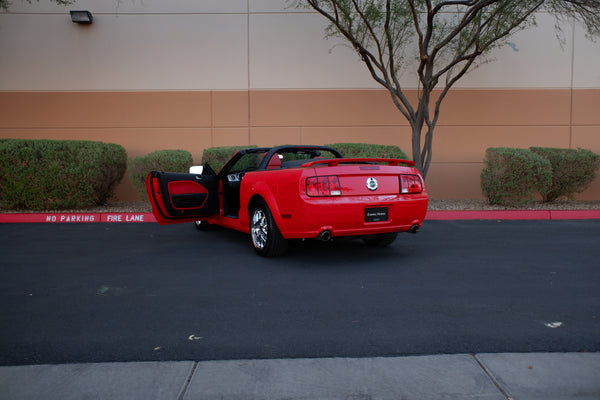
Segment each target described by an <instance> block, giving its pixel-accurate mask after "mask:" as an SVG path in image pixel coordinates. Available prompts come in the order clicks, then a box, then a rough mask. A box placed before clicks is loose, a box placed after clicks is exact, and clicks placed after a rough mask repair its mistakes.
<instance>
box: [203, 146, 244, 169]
mask: <svg viewBox="0 0 600 400" xmlns="http://www.w3.org/2000/svg"><path fill="white" fill-rule="evenodd" d="M250 147H256V146H226V147H209V148H207V149H204V152H203V153H202V164H206V163H208V165H210V167H211V168H212V169H213V170H214V171H215V172H219V171H220V170H221V168H223V167H224V166H225V164H226V163H227V161H229V159H230V158H231V157H232V156H233V155H234V154H235V153H236V152H237V151H239V150H241V149H247V148H250Z"/></svg>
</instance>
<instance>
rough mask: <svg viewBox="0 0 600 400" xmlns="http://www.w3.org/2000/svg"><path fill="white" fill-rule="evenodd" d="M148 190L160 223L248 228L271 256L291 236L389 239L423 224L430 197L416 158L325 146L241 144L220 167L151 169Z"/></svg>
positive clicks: (370, 240)
mask: <svg viewBox="0 0 600 400" xmlns="http://www.w3.org/2000/svg"><path fill="white" fill-rule="evenodd" d="M146 189H147V191H148V196H149V198H150V202H151V203H152V208H153V213H154V216H155V217H156V220H157V221H158V223H159V224H161V225H162V224H171V223H180V222H195V223H196V224H197V227H198V228H199V229H204V228H209V227H211V226H212V225H219V226H223V227H226V228H231V229H236V230H239V231H242V232H246V233H249V234H250V236H251V239H252V244H253V246H254V249H255V250H256V252H257V253H258V254H259V255H261V256H267V257H268V256H277V255H280V254H282V253H284V252H285V250H286V247H287V243H288V240H289V239H307V238H318V239H320V240H323V241H327V240H330V239H331V238H333V237H336V236H360V237H363V239H364V240H365V242H366V243H368V244H372V245H376V246H385V245H388V244H390V243H392V242H393V241H394V240H395V239H396V236H397V234H398V232H412V233H415V232H416V231H417V230H418V229H419V228H420V227H421V223H422V222H423V219H424V218H425V213H426V212H427V202H428V197H427V193H426V192H425V188H424V185H423V179H422V177H421V174H420V173H419V171H418V170H417V169H416V168H414V163H413V162H412V161H407V160H399V159H385V158H343V157H342V155H341V154H340V153H339V152H338V151H337V150H335V149H332V148H329V147H323V146H279V147H273V148H248V149H244V150H240V151H238V152H237V153H236V154H235V155H234V156H233V157H232V158H231V159H230V160H229V161H228V162H227V164H225V166H224V167H223V168H222V169H221V171H220V172H219V173H218V174H217V173H215V172H214V171H213V170H212V169H211V168H210V166H208V165H205V166H204V168H203V170H202V173H200V174H193V173H192V174H182V173H171V172H156V171H153V172H151V173H150V174H149V175H148V177H147V179H146Z"/></svg>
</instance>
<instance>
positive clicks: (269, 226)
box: [250, 199, 287, 257]
mask: <svg viewBox="0 0 600 400" xmlns="http://www.w3.org/2000/svg"><path fill="white" fill-rule="evenodd" d="M250 215H251V217H250V236H251V237H252V245H253V246H254V250H256V252H257V253H258V255H259V256H262V257H275V256H280V255H282V254H283V253H284V252H285V250H286V248H287V240H285V239H284V238H283V236H281V232H280V231H279V228H278V227H277V224H276V223H275V220H274V219H273V214H271V210H269V206H268V205H267V203H266V202H265V201H264V200H262V199H261V200H257V201H256V202H255V203H254V207H253V208H251V212H250Z"/></svg>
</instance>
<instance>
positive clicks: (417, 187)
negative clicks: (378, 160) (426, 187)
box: [400, 175, 423, 194]
mask: <svg viewBox="0 0 600 400" xmlns="http://www.w3.org/2000/svg"><path fill="white" fill-rule="evenodd" d="M422 191H423V181H422V180H421V177H420V176H419V175H400V193H402V194H411V193H421V192H422Z"/></svg>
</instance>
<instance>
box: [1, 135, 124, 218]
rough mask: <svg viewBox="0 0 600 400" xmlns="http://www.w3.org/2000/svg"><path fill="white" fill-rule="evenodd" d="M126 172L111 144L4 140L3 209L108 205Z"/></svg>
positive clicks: (120, 152) (116, 147)
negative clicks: (107, 202)
mask: <svg viewBox="0 0 600 400" xmlns="http://www.w3.org/2000/svg"><path fill="white" fill-rule="evenodd" d="M126 168H127V152H126V151H125V149H124V148H123V147H122V146H119V145H117V144H111V143H101V142H90V141H76V140H27V139H2V140H0V207H2V208H7V209H28V210H61V209H70V208H82V207H89V206H93V205H101V204H104V203H106V201H107V200H109V199H110V198H111V197H112V196H113V190H114V188H115V186H116V185H117V184H118V183H119V182H120V181H121V179H122V178H123V175H124V174H125V170H126Z"/></svg>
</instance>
